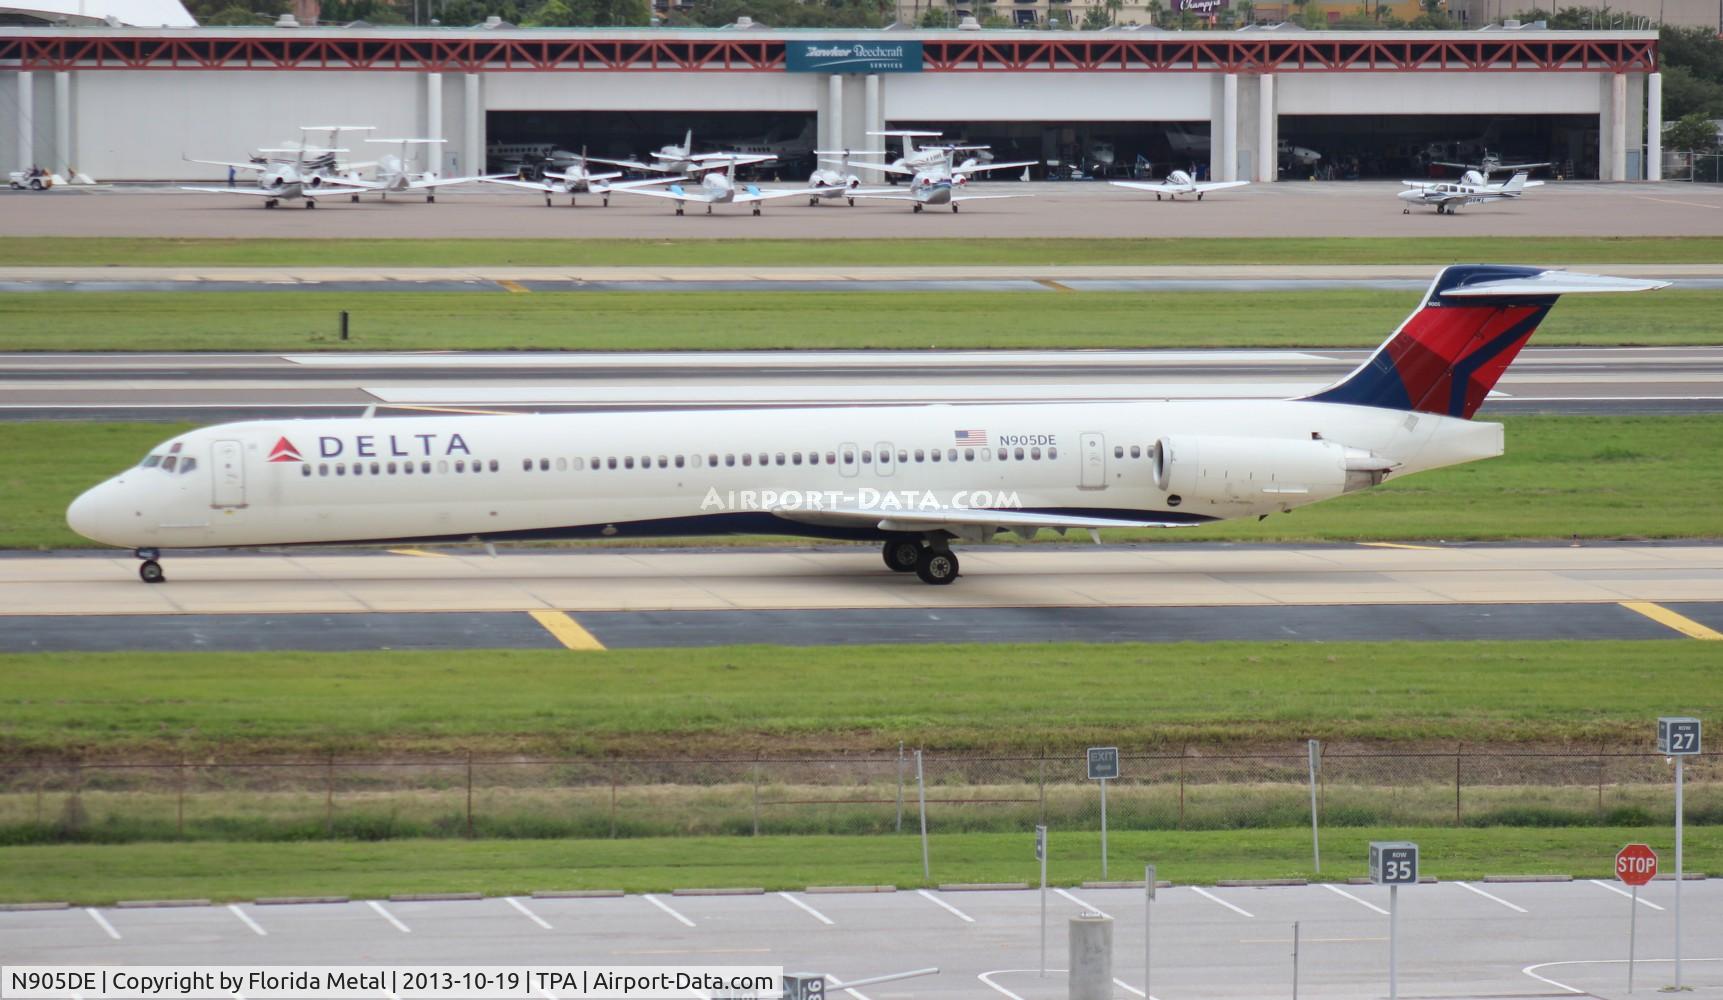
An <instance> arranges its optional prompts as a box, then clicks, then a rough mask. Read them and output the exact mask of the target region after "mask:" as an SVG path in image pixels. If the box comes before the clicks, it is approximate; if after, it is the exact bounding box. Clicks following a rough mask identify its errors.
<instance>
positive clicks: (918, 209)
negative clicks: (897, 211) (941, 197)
mask: <svg viewBox="0 0 1723 1000" xmlns="http://www.w3.org/2000/svg"><path fill="white" fill-rule="evenodd" d="M909 207H910V208H912V209H914V210H915V214H917V215H920V214H921V202H919V201H918V202H916V203H915V204H913V205H911V206H909Z"/></svg>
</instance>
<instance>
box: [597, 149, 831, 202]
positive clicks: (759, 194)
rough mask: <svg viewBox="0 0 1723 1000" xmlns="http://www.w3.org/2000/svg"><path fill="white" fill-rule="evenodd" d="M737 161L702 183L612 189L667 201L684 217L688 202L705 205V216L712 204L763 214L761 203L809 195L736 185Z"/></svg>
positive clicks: (732, 161)
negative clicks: (674, 204) (665, 186)
mask: <svg viewBox="0 0 1723 1000" xmlns="http://www.w3.org/2000/svg"><path fill="white" fill-rule="evenodd" d="M738 162H741V161H738V160H730V161H729V163H728V164H727V165H726V167H725V169H724V172H723V173H721V174H720V173H710V174H707V175H706V176H704V177H702V178H700V183H699V184H695V185H692V186H690V185H686V184H682V183H676V184H672V185H670V186H669V187H667V188H649V187H646V186H645V185H644V184H640V185H637V186H633V187H623V186H621V185H617V186H615V187H612V188H611V189H610V190H611V192H613V193H615V194H628V195H641V196H644V197H647V198H667V199H669V200H671V201H674V202H675V203H676V214H677V215H681V214H682V209H683V206H685V205H687V203H688V202H691V201H692V202H695V203H697V204H701V205H705V206H706V214H707V215H711V214H712V206H713V205H751V206H753V209H754V214H755V215H759V214H760V203H761V202H765V201H771V200H773V199H774V198H800V197H803V196H804V195H806V194H807V192H806V191H799V190H762V189H761V188H760V187H759V186H757V185H754V184H737V183H736V164H737V163H738Z"/></svg>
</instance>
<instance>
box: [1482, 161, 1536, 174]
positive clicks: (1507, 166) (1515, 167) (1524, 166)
mask: <svg viewBox="0 0 1723 1000" xmlns="http://www.w3.org/2000/svg"><path fill="white" fill-rule="evenodd" d="M1547 166H1549V164H1547V163H1498V164H1496V165H1495V167H1494V169H1495V170H1497V171H1499V172H1501V173H1504V174H1511V173H1514V172H1515V171H1519V170H1536V169H1538V168H1539V167H1547Z"/></svg>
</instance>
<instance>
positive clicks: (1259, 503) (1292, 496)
mask: <svg viewBox="0 0 1723 1000" xmlns="http://www.w3.org/2000/svg"><path fill="white" fill-rule="evenodd" d="M1154 462H1155V487H1156V488H1157V489H1159V490H1161V491H1162V492H1164V493H1166V494H1168V496H1167V503H1168V505H1169V506H1186V507H1194V506H1198V505H1202V506H1214V505H1221V506H1228V507H1240V508H1253V507H1281V508H1291V507H1296V506H1299V505H1301V504H1306V503H1311V502H1312V501H1316V500H1323V499H1326V498H1328V497H1334V496H1339V495H1340V494H1342V493H1350V492H1352V491H1354V490H1361V489H1366V488H1368V487H1371V486H1375V485H1376V484H1378V483H1380V482H1381V481H1382V480H1383V478H1384V477H1385V476H1386V475H1387V474H1388V472H1389V471H1390V470H1392V469H1393V468H1394V465H1395V463H1394V462H1391V461H1389V460H1387V459H1384V458H1382V457H1380V456H1378V455H1375V454H1373V453H1371V452H1369V451H1365V450H1364V449H1362V448H1348V447H1346V446H1345V445H1341V444H1336V443H1334V442H1332V441H1322V440H1296V439H1295V440H1287V439H1285V438H1244V437H1219V436H1208V435H1196V434H1191V435H1184V434H1177V435H1169V436H1167V437H1163V438H1161V439H1160V440H1159V441H1157V442H1156V443H1155V454H1154ZM1175 497H1176V498H1177V499H1176V500H1175V499H1174V498H1175Z"/></svg>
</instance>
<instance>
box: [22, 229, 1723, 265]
mask: <svg viewBox="0 0 1723 1000" xmlns="http://www.w3.org/2000/svg"><path fill="white" fill-rule="evenodd" d="M1461 261H1463V262H1467V263H1514V264H1527V263H1545V264H1583V263H1609V264H1632V263H1661V264H1678V263H1697V264H1707V263H1716V262H1718V261H1723V237H1617V238H1607V239H1600V238H1596V237H1526V238H1512V237H1500V236H1493V237H1483V238H1439V237H1437V238H1432V237H1411V238H1402V237H1395V238H1370V239H1353V238H1310V239H1303V238H1292V239H1287V238H1277V239H1219V238H1217V239H1182V238H1180V239H1173V238H1162V239H1008V240H999V239H987V240H975V239H903V240H885V239H877V240H851V239H815V240H747V239H735V240H732V239H725V240H716V239H714V240H682V241H675V240H592V239H568V240H483V239H445V240H429V239H427V240H406V239H369V240H368V239H353V240H337V239H305V240H283V239H174V238H149V237H140V238H118V237H59V236H43V237H11V238H7V239H0V265H19V264H23V265H67V266H125V265H132V266H139V265H150V266H156V267H168V266H174V267H182V266H184V267H193V266H267V265H292V266H324V267H339V266H351V267H392V266H393V267H484V266H492V267H494V266H499V265H521V266H555V265H561V266H636V265H657V266H661V267H687V266H705V265H715V264H717V265H732V266H753V267H768V266H801V267H809V266H838V265H890V266H912V265H941V264H950V265H980V264H1012V265H1057V264H1090V265H1109V264H1140V265H1155V264H1167V263H1178V264H1448V263H1454V262H1461Z"/></svg>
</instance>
